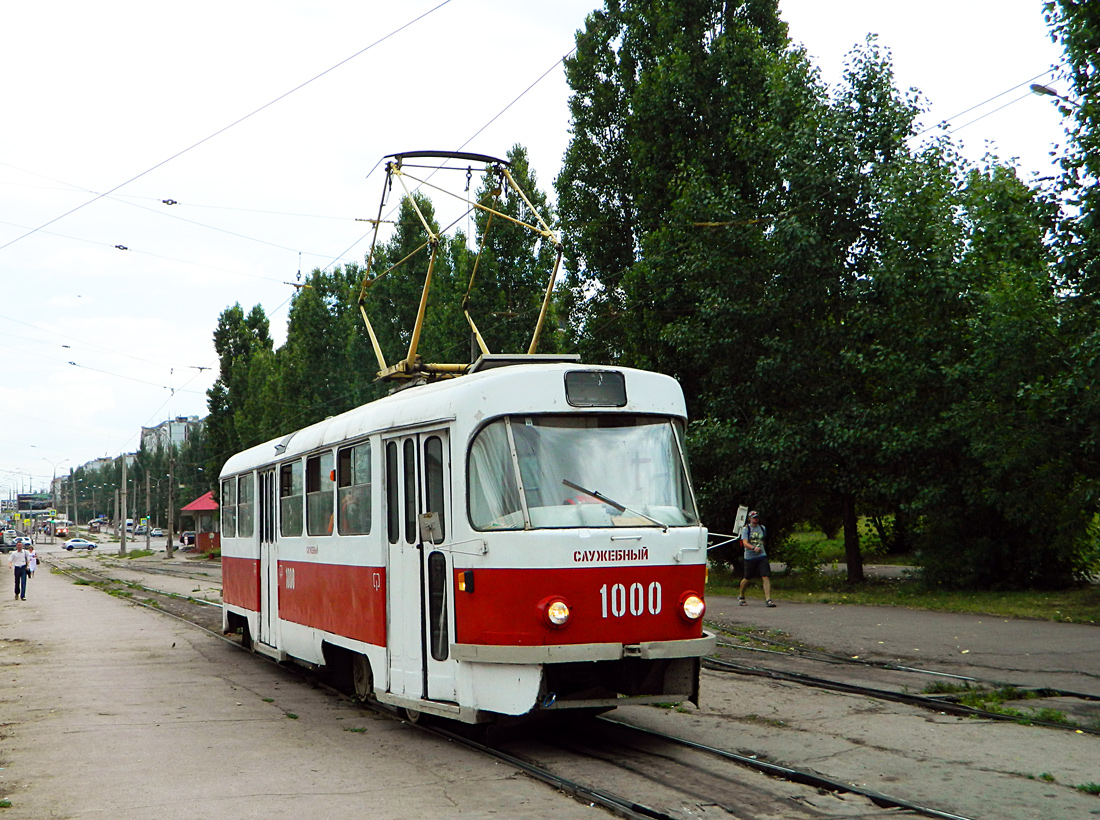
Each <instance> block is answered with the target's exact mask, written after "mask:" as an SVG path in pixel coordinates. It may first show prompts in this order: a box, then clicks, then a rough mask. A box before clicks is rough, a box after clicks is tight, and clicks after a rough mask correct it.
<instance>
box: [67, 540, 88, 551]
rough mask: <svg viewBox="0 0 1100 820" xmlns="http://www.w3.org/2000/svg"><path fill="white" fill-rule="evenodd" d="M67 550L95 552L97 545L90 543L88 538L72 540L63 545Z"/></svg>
mask: <svg viewBox="0 0 1100 820" xmlns="http://www.w3.org/2000/svg"><path fill="white" fill-rule="evenodd" d="M61 546H63V547H64V548H65V549H67V550H70V551H72V550H94V549H95V547H96V545H95V542H94V541H89V540H88V539H87V538H70V539H69V540H68V541H66V542H65V543H64V544H62V545H61Z"/></svg>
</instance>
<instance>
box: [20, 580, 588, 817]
mask: <svg viewBox="0 0 1100 820" xmlns="http://www.w3.org/2000/svg"><path fill="white" fill-rule="evenodd" d="M0 578H3V579H4V580H5V583H6V584H8V585H10V584H11V579H12V576H11V574H10V573H7V572H4V573H0ZM8 595H9V597H8V598H0V668H2V670H3V671H2V675H3V688H2V689H0V726H2V731H0V767H2V768H0V797H3V798H5V799H7V800H9V801H10V802H11V808H7V809H5V810H4V812H3V814H4V817H5V818H21V819H24V820H43V818H104V819H106V818H112V820H120V819H123V820H126V819H128V818H141V819H142V820H145V819H146V818H147V819H148V820H174V819H175V818H180V819H181V820H182V818H187V819H188V820H194V818H208V817H209V818H215V817H216V818H242V819H244V820H247V819H248V818H294V820H301V819H302V818H307V817H308V818H311V819H312V818H347V817H353V816H370V817H372V818H401V820H407V819H408V818H411V817H488V816H494V817H519V818H544V817H550V816H554V817H559V818H564V819H565V820H572V818H582V817H583V818H592V817H593V816H594V815H595V814H596V812H594V810H592V809H589V808H587V807H586V806H582V805H580V804H578V803H576V802H575V801H573V800H570V799H568V798H565V797H563V796H561V795H560V794H558V793H556V792H555V791H554V790H552V789H550V788H548V787H546V786H544V785H542V784H538V783H535V782H533V781H531V780H529V779H527V778H525V777H517V776H516V774H515V772H514V770H512V769H511V768H510V767H508V766H502V765H500V764H498V763H496V762H494V761H492V760H489V759H486V758H481V757H479V756H477V755H474V754H472V753H469V752H466V751H463V750H460V749H456V748H454V747H452V746H451V745H450V744H447V743H445V742H442V741H440V740H437V739H435V738H433V737H431V736H429V735H426V734H424V733H422V732H420V731H418V730H415V729H413V728H412V727H409V726H408V725H407V724H403V723H400V722H398V721H395V720H392V719H390V718H388V717H385V716H377V715H374V714H373V713H370V712H366V711H364V710H362V709H360V708H358V707H356V706H354V705H352V704H350V703H347V702H346V701H343V700H341V699H339V698H337V697H336V696H334V695H332V694H330V693H327V692H325V691H323V690H319V689H317V688H315V687H314V686H313V685H312V684H311V683H310V682H309V681H307V680H303V679H300V678H299V677H298V676H296V675H294V674H292V673H291V672H290V671H288V670H285V669H281V668H278V667H275V666H273V665H272V664H270V663H267V662H265V661H263V660H261V659H260V658H258V657H255V656H252V655H249V654H246V653H244V652H241V651H240V650H239V649H237V648H235V647H233V646H231V645H229V644H227V643H223V642H221V641H219V640H217V639H216V638H212V637H211V636H209V635H207V634H204V633H201V632H199V631H197V630H194V629H192V628H190V627H188V626H186V625H184V624H181V623H179V622H177V621H174V620H172V619H170V618H168V617H166V616H164V615H160V614H157V613H155V612H151V611H149V610H146V609H141V608H138V607H136V606H134V605H132V604H130V603H128V602H127V601H125V600H123V599H119V598H115V597H112V596H109V595H105V594H104V593H102V592H101V591H99V590H98V589H96V588H95V587H91V586H77V585H75V584H74V583H73V582H72V581H71V580H70V579H69V578H67V577H66V576H62V575H53V574H51V573H50V571H49V566H48V565H47V566H42V567H40V568H39V571H38V572H37V573H36V574H35V577H34V578H33V579H32V580H31V581H30V583H29V584H28V589H27V600H26V601H16V600H13V599H12V598H11V597H10V595H11V593H10V586H9V588H8Z"/></svg>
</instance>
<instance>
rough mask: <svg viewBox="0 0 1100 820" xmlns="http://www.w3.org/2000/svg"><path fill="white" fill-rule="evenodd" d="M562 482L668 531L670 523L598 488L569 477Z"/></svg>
mask: <svg viewBox="0 0 1100 820" xmlns="http://www.w3.org/2000/svg"><path fill="white" fill-rule="evenodd" d="M561 483H562V484H564V485H565V486H566V487H569V488H571V489H574V490H576V491H577V492H579V493H584V494H585V495H590V496H592V497H593V498H596V499H599V500H600V501H602V502H603V503H604V504H606V505H607V506H609V507H613V508H615V509H616V510H618V511H619V512H632V513H634V514H635V515H639V516H641V517H642V518H644V519H645V520H646V521H652V522H653V523H654V524H656V525H657V526H658V527H660V528H661V529H662V530H664V531H665V532H668V524H665V523H664V522H663V521H658V520H657V519H656V518H654V517H653V516H651V515H646V514H645V513H644V512H641V511H640V510H635V509H632V508H630V507H628V506H626V505H625V504H620V503H619V502H618V501H612V500H611V499H610V498H608V497H607V496H606V495H604V494H603V493H601V492H599V491H598V490H589V489H587V488H586V487H582V486H581V485H580V484H574V483H573V482H572V481H570V480H569V479H566V478H563V479H562V480H561Z"/></svg>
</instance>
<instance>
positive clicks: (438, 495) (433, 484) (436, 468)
mask: <svg viewBox="0 0 1100 820" xmlns="http://www.w3.org/2000/svg"><path fill="white" fill-rule="evenodd" d="M424 470H425V477H426V482H425V483H426V485H427V490H428V511H429V512H434V513H439V540H438V541H436V542H435V543H437V544H441V543H443V539H444V538H445V537H446V535H447V532H446V528H447V516H446V514H445V513H446V510H444V509H443V503H444V502H443V493H444V481H445V476H444V474H443V440H442V439H440V437H439V436H430V437H429V438H428V440H427V441H426V442H425V443H424Z"/></svg>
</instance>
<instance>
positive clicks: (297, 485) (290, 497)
mask: <svg viewBox="0 0 1100 820" xmlns="http://www.w3.org/2000/svg"><path fill="white" fill-rule="evenodd" d="M279 534H280V535H283V536H285V537H287V538H294V537H297V536H300V535H301V534H302V462H301V461H290V462H287V463H286V464H283V465H282V466H281V467H279Z"/></svg>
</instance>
